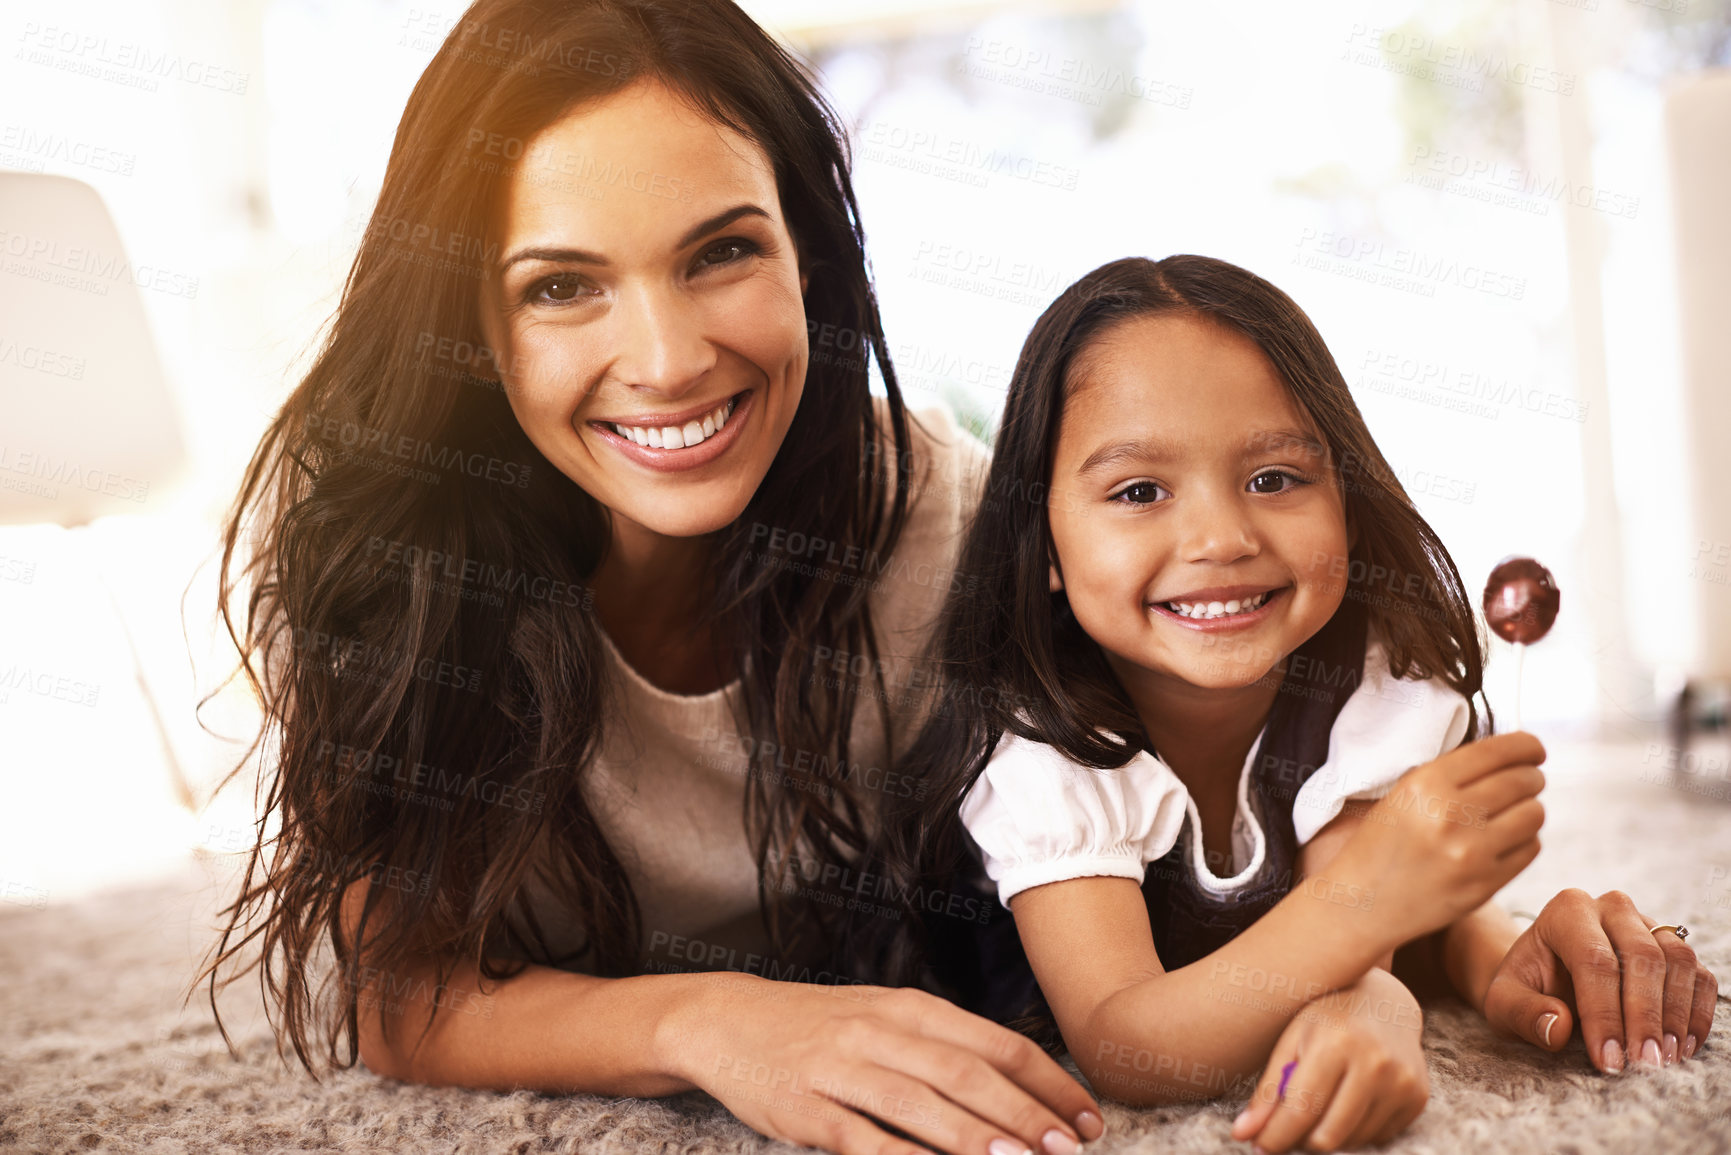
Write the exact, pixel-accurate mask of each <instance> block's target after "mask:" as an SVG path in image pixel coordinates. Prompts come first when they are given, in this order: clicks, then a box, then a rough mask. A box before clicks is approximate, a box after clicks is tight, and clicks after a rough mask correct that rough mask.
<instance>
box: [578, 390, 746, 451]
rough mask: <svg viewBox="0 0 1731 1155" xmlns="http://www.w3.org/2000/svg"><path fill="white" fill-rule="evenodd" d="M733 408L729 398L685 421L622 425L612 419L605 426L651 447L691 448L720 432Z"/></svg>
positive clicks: (731, 414) (730, 415) (622, 435)
mask: <svg viewBox="0 0 1731 1155" xmlns="http://www.w3.org/2000/svg"><path fill="white" fill-rule="evenodd" d="M733 410H734V402H733V400H732V399H731V398H730V399H729V400H727V401H724V402H722V403H721V404H720V405H717V406H716V407H715V408H714V409H712V410H710V411H709V412H708V413H705V414H704V415H703V416H702V417H701V418H693V419H692V420H690V421H687V422H686V423H685V424H684V425H661V426H655V425H621V424H619V423H618V422H617V421H613V422H609V423H608V428H610V429H612V430H613V432H615V433H617V434H619V436H621V437H629V438H630V439H631V440H633V441H635V442H637V444H639V445H644V446H648V447H649V448H651V449H690V448H691V447H692V446H693V445H701V444H703V443H704V442H705V441H708V440H709V439H710V438H711V437H714V436H715V435H716V434H717V433H720V432H721V431H722V429H724V428H725V427H726V426H727V419H728V418H729V417H732V416H733Z"/></svg>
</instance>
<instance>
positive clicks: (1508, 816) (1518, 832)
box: [1485, 798, 1545, 857]
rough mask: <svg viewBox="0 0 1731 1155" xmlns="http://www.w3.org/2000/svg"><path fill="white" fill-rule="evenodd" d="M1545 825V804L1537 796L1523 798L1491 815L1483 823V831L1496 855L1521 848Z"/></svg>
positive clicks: (1536, 835)
mask: <svg viewBox="0 0 1731 1155" xmlns="http://www.w3.org/2000/svg"><path fill="white" fill-rule="evenodd" d="M1544 825H1545V804H1544V803H1543V802H1540V801H1539V800H1538V799H1537V798H1523V799H1522V800H1521V801H1519V802H1516V803H1515V804H1514V805H1512V806H1509V807H1506V808H1505V809H1503V810H1502V811H1501V812H1500V813H1498V814H1495V815H1493V816H1492V817H1491V818H1490V819H1489V820H1488V821H1487V822H1486V823H1485V833H1486V834H1487V835H1488V836H1489V837H1488V840H1489V842H1490V844H1491V845H1492V846H1493V847H1494V848H1495V849H1496V853H1497V855H1498V857H1502V856H1503V855H1505V854H1510V853H1512V852H1516V851H1519V850H1521V849H1523V848H1524V847H1525V846H1526V844H1527V843H1529V842H1531V841H1533V839H1535V838H1537V837H1538V834H1539V831H1540V830H1541V829H1543V828H1544Z"/></svg>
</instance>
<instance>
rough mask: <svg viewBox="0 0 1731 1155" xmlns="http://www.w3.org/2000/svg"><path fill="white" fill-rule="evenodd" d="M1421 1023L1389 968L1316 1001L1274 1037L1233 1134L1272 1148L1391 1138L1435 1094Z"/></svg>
mask: <svg viewBox="0 0 1731 1155" xmlns="http://www.w3.org/2000/svg"><path fill="white" fill-rule="evenodd" d="M1423 1029H1424V1015H1423V1013H1422V1012H1421V1011H1420V1010H1419V1005H1418V1000H1417V999H1415V998H1413V995H1412V992H1411V991H1409V990H1407V989H1406V987H1405V986H1404V985H1402V983H1401V982H1400V980H1399V979H1396V978H1395V977H1394V976H1393V975H1391V974H1389V973H1388V972H1387V971H1385V970H1381V969H1373V970H1371V971H1369V972H1368V973H1366V974H1365V976H1364V978H1362V979H1360V980H1359V981H1358V982H1357V983H1355V984H1353V985H1352V986H1350V987H1346V988H1343V989H1341V990H1338V991H1334V992H1332V993H1330V994H1326V995H1323V996H1322V997H1321V998H1319V999H1316V1000H1314V1001H1313V1002H1311V1003H1310V1005H1309V1006H1307V1007H1305V1009H1304V1010H1302V1011H1300V1012H1299V1013H1298V1017H1296V1018H1294V1019H1293V1020H1292V1022H1291V1024H1289V1025H1288V1026H1287V1028H1286V1032H1285V1033H1284V1034H1282V1035H1281V1036H1280V1040H1279V1041H1278V1042H1277V1043H1275V1044H1274V1053H1273V1054H1272V1055H1270V1056H1269V1059H1268V1067H1267V1069H1266V1070H1265V1071H1264V1072H1263V1074H1262V1080H1261V1082H1260V1083H1258V1084H1257V1087H1256V1092H1255V1094H1253V1095H1252V1096H1251V1098H1250V1105H1249V1106H1248V1107H1246V1108H1245V1109H1244V1111H1243V1113H1242V1114H1240V1115H1239V1116H1238V1118H1237V1119H1235V1120H1234V1121H1233V1123H1232V1137H1233V1138H1234V1139H1238V1140H1240V1141H1254V1142H1255V1144H1256V1146H1257V1147H1258V1148H1259V1149H1260V1150H1263V1151H1269V1152H1275V1151H1285V1150H1288V1149H1290V1148H1291V1147H1293V1146H1295V1145H1296V1144H1299V1143H1304V1145H1305V1146H1306V1147H1307V1148H1309V1149H1310V1150H1312V1151H1334V1150H1338V1149H1343V1148H1344V1149H1348V1150H1350V1149H1352V1148H1355V1147H1361V1146H1363V1145H1365V1144H1366V1143H1382V1142H1386V1141H1387V1140H1389V1139H1391V1138H1393V1137H1394V1136H1395V1135H1398V1134H1399V1133H1400V1132H1401V1131H1402V1130H1404V1129H1405V1128H1406V1126H1407V1124H1409V1123H1411V1122H1412V1121H1413V1120H1414V1119H1416V1118H1418V1116H1419V1112H1421V1111H1423V1110H1424V1105H1425V1102H1426V1101H1427V1100H1428V1099H1429V1098H1430V1072H1429V1071H1427V1070H1426V1069H1425V1062H1424V1051H1423V1048H1422V1047H1420V1045H1419V1036H1420V1035H1421V1034H1422V1033H1423ZM1289 1063H1290V1064H1293V1066H1292V1071H1291V1074H1290V1075H1287V1074H1286V1073H1285V1071H1286V1067H1287V1065H1288V1064H1289ZM1283 1079H1284V1081H1285V1084H1286V1085H1285V1088H1284V1093H1282V1087H1281V1082H1282V1080H1283Z"/></svg>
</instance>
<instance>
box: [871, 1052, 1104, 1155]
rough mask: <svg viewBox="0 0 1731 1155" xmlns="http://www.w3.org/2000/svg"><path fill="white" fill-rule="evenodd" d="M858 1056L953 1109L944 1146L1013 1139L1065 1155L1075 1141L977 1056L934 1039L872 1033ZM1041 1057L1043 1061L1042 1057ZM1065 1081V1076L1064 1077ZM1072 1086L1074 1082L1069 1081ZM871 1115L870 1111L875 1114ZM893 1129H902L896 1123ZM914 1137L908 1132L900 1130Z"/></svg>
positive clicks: (1066, 1125) (1071, 1131)
mask: <svg viewBox="0 0 1731 1155" xmlns="http://www.w3.org/2000/svg"><path fill="white" fill-rule="evenodd" d="M860 1054H861V1057H862V1058H865V1059H869V1060H870V1061H872V1062H874V1063H877V1064H879V1065H880V1066H884V1067H888V1068H890V1069H891V1070H892V1071H893V1072H894V1073H895V1074H896V1076H897V1078H898V1079H900V1078H905V1079H908V1080H910V1081H914V1080H917V1081H918V1082H919V1083H920V1084H921V1085H923V1086H929V1087H932V1088H936V1091H935V1092H932V1093H934V1094H941V1095H942V1096H943V1097H944V1098H945V1099H946V1100H947V1101H949V1102H950V1103H951V1104H952V1109H951V1111H950V1112H949V1114H950V1115H951V1116H953V1117H954V1118H955V1119H956V1120H957V1124H956V1128H955V1129H953V1130H946V1131H943V1132H942V1134H943V1142H945V1143H946V1144H948V1143H950V1141H951V1140H952V1139H954V1138H957V1137H960V1138H964V1139H968V1140H970V1141H971V1140H973V1139H978V1140H979V1142H977V1143H974V1144H973V1147H972V1148H969V1147H968V1145H967V1144H966V1143H963V1144H962V1145H961V1147H960V1148H958V1149H974V1148H977V1149H978V1150H980V1151H982V1152H983V1151H985V1150H986V1149H987V1147H988V1145H989V1144H990V1143H991V1141H992V1140H993V1139H997V1138H1005V1137H1012V1138H1014V1139H1015V1140H1016V1141H1017V1143H1016V1149H1017V1150H1021V1149H1022V1148H1023V1147H1027V1148H1029V1149H1030V1150H1034V1151H1048V1152H1053V1153H1054V1155H1055V1153H1056V1152H1068V1151H1070V1150H1072V1149H1073V1148H1074V1146H1075V1145H1076V1144H1077V1142H1078V1141H1079V1139H1080V1134H1079V1132H1078V1130H1077V1128H1076V1126H1075V1125H1074V1124H1073V1123H1072V1122H1070V1121H1068V1120H1065V1119H1063V1118H1061V1117H1059V1116H1058V1115H1057V1114H1056V1113H1054V1112H1053V1111H1052V1109H1051V1108H1050V1107H1048V1106H1046V1104H1044V1103H1042V1102H1041V1101H1040V1100H1038V1099H1036V1098H1035V1097H1034V1096H1032V1095H1030V1094H1029V1093H1028V1092H1027V1091H1025V1090H1024V1089H1022V1088H1021V1087H1020V1086H1018V1085H1017V1084H1016V1083H1014V1082H1012V1081H1011V1079H1010V1078H1009V1076H1007V1075H1006V1074H1004V1073H1003V1072H1002V1071H1000V1070H999V1069H998V1068H997V1067H995V1066H993V1065H992V1064H991V1063H989V1062H987V1061H986V1060H985V1059H984V1058H982V1057H981V1056H980V1055H978V1054H976V1053H975V1052H973V1051H971V1050H968V1049H966V1048H965V1047H960V1046H957V1045H956V1044H954V1043H950V1042H945V1041H942V1040H938V1039H925V1038H917V1039H910V1038H907V1037H906V1036H898V1035H891V1034H890V1033H889V1032H887V1031H877V1032H874V1033H872V1034H871V1035H870V1037H869V1038H868V1040H867V1041H866V1042H865V1044H864V1047H863V1049H862V1051H861V1052H860ZM1042 1057H1044V1056H1043V1055H1042ZM1067 1077H1068V1076H1066V1078H1067ZM1071 1081H1072V1082H1074V1080H1071ZM874 1114H875V1112H874ZM895 1122H896V1125H897V1126H898V1127H903V1124H902V1123H901V1122H900V1121H899V1120H896V1121H895ZM903 1129H904V1130H907V1131H909V1132H910V1133H916V1132H915V1131H914V1129H913V1128H911V1127H903Z"/></svg>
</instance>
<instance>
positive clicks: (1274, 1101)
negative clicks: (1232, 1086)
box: [1232, 1036, 1297, 1146]
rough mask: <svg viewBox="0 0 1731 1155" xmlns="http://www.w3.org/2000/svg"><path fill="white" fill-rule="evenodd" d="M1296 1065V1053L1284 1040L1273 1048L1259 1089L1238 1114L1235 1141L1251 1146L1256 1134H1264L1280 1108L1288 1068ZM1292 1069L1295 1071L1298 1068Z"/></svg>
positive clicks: (1235, 1125) (1259, 1081)
mask: <svg viewBox="0 0 1731 1155" xmlns="http://www.w3.org/2000/svg"><path fill="white" fill-rule="evenodd" d="M1296 1061H1297V1055H1296V1054H1295V1049H1294V1048H1293V1047H1291V1046H1289V1045H1288V1044H1287V1041H1286V1038H1285V1036H1282V1037H1281V1039H1280V1041H1279V1042H1278V1043H1276V1044H1275V1046H1274V1053H1273V1054H1271V1055H1269V1056H1268V1064H1267V1065H1266V1066H1265V1067H1263V1068H1262V1077H1261V1078H1260V1079H1258V1080H1257V1082H1256V1089H1255V1090H1254V1091H1252V1092H1251V1094H1250V1102H1249V1103H1248V1104H1247V1105H1246V1106H1245V1108H1244V1110H1242V1111H1240V1112H1239V1113H1238V1118H1236V1119H1234V1120H1233V1121H1232V1137H1233V1138H1234V1139H1237V1140H1239V1141H1240V1142H1248V1141H1249V1140H1251V1139H1254V1138H1256V1134H1257V1132H1259V1131H1261V1130H1262V1127H1263V1124H1265V1123H1267V1122H1268V1117H1269V1116H1270V1115H1272V1114H1274V1108H1275V1107H1277V1106H1279V1104H1280V1100H1279V1097H1278V1096H1279V1094H1280V1083H1281V1080H1282V1078H1283V1077H1284V1076H1285V1070H1286V1065H1287V1064H1288V1063H1296ZM1293 1069H1294V1070H1296V1069H1297V1068H1296V1066H1295V1067H1294V1068H1293ZM1258 1146H1260V1144H1258Z"/></svg>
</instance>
